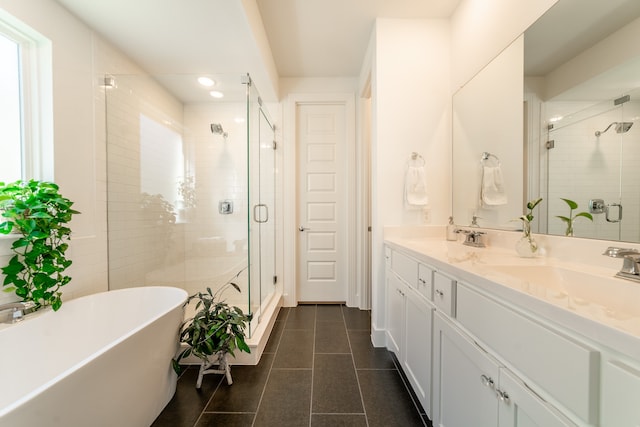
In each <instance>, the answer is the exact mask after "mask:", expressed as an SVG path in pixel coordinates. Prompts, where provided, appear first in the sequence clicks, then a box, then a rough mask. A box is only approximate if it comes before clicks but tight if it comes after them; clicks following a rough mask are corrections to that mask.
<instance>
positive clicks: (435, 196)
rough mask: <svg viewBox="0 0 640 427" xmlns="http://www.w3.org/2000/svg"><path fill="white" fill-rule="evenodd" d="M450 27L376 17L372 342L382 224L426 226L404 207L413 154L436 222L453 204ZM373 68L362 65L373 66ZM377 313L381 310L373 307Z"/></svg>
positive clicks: (377, 325)
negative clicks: (422, 169) (421, 162)
mask: <svg viewBox="0 0 640 427" xmlns="http://www.w3.org/2000/svg"><path fill="white" fill-rule="evenodd" d="M449 31H450V26H449V21H447V20H401V19H379V20H378V21H377V22H376V27H375V34H374V39H373V42H372V43H373V46H374V48H373V50H372V55H371V61H372V64H373V67H372V125H373V140H372V171H371V172H372V206H371V208H372V226H373V233H372V282H373V289H372V306H373V307H374V312H373V319H372V321H373V325H372V326H373V329H374V343H376V344H379V343H378V342H376V338H375V334H376V331H379V330H381V329H382V328H383V327H384V310H382V309H381V308H383V307H384V288H385V287H384V256H383V252H382V243H383V235H382V230H383V227H384V226H385V225H409V224H414V225H415V224H422V223H423V219H422V213H421V211H420V210H417V211H416V210H410V209H407V208H405V206H404V201H403V194H404V174H405V169H406V165H407V161H408V160H409V158H410V156H411V153H412V152H414V151H415V152H417V153H419V154H420V155H422V156H423V157H424V159H425V162H426V168H427V186H428V195H429V209H430V216H431V222H432V223H435V224H438V223H440V224H443V223H444V222H445V221H446V218H447V217H448V216H449V211H450V206H451V199H450V194H451V188H450V173H451V172H450V171H451V169H450V158H451V153H450V142H449V141H450V139H451V117H450V115H451V94H450V92H449V85H448V82H449V76H450V66H449V64H450V48H449V40H450V32H449ZM369 67H370V65H369V64H365V65H364V67H363V68H365V69H368V68H369ZM375 308H379V309H378V310H376V309H375Z"/></svg>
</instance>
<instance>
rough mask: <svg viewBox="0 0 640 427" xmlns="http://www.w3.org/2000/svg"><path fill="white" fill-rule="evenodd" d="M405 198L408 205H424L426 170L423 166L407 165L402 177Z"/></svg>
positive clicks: (425, 201)
mask: <svg viewBox="0 0 640 427" xmlns="http://www.w3.org/2000/svg"><path fill="white" fill-rule="evenodd" d="M404 194H405V200H406V202H407V204H408V205H409V206H425V205H427V204H428V203H429V196H428V195H427V171H426V170H425V168H424V166H409V167H407V172H406V174H405V177H404Z"/></svg>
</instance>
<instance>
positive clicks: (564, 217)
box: [556, 215, 571, 224]
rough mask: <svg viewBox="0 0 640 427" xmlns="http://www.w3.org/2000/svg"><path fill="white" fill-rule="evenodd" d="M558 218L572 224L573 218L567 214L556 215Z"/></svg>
mask: <svg viewBox="0 0 640 427" xmlns="http://www.w3.org/2000/svg"><path fill="white" fill-rule="evenodd" d="M556 218H560V219H561V220H562V221H563V222H566V223H567V224H571V219H570V218H567V217H566V216H562V215H556Z"/></svg>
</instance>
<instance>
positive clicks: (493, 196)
mask: <svg viewBox="0 0 640 427" xmlns="http://www.w3.org/2000/svg"><path fill="white" fill-rule="evenodd" d="M481 181H482V182H481V183H480V203H481V204H482V206H499V205H506V204H507V192H506V191H505V188H504V180H503V179H502V169H501V168H500V166H483V167H482V180H481Z"/></svg>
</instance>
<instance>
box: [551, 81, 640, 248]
mask: <svg viewBox="0 0 640 427" xmlns="http://www.w3.org/2000/svg"><path fill="white" fill-rule="evenodd" d="M638 100H640V89H636V90H633V91H630V92H627V93H625V94H622V95H621V96H620V97H617V98H615V99H610V100H607V101H604V102H597V103H587V102H558V101H556V102H548V103H547V104H546V105H545V108H546V116H547V118H548V121H550V122H551V124H552V126H549V129H548V133H547V141H548V142H546V148H547V150H546V151H547V154H546V162H547V174H546V175H547V178H546V179H547V183H546V184H547V185H546V194H543V197H544V198H545V200H548V205H547V208H548V212H547V224H548V225H547V228H548V229H547V232H548V233H550V234H558V235H564V234H565V233H566V228H567V227H566V224H565V223H564V222H563V221H561V220H560V219H559V218H557V217H558V216H568V215H569V207H568V205H567V204H566V203H565V202H564V201H562V199H563V198H564V199H570V200H573V201H575V202H576V203H577V204H578V209H577V210H574V211H573V215H575V214H577V213H579V212H588V213H590V214H591V215H592V216H593V221H590V220H589V219H588V218H584V217H578V218H577V219H576V221H575V225H574V230H573V235H574V236H576V237H587V238H597V239H605V240H622V241H631V242H640V185H639V184H638V179H637V177H638V171H639V170H640V143H639V142H640V137H639V136H638V135H640V125H638V124H637V123H636V122H637V121H638V118H639V117H640V101H638Z"/></svg>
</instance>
